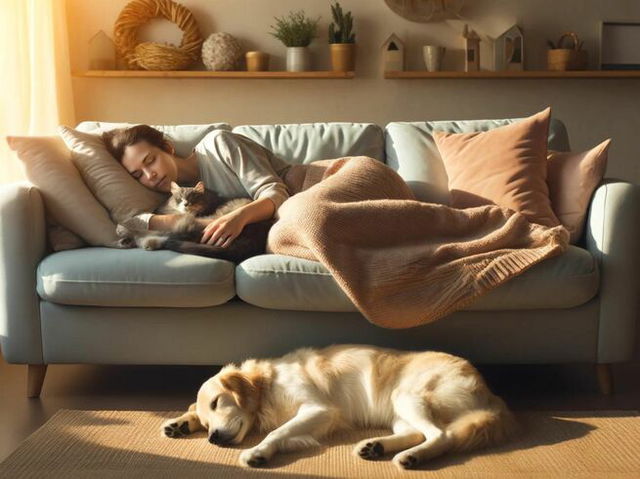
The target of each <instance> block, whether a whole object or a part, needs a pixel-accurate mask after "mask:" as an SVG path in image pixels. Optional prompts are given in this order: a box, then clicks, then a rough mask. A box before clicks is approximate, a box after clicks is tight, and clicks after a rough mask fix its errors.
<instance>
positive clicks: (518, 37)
mask: <svg viewBox="0 0 640 479" xmlns="http://www.w3.org/2000/svg"><path fill="white" fill-rule="evenodd" d="M493 52H494V59H495V69H496V71H503V70H509V71H522V70H524V35H523V33H522V29H521V28H520V27H519V26H518V25H514V26H512V27H511V28H509V30H507V31H506V32H504V33H503V34H502V35H500V36H499V37H498V38H496V42H495V44H494V50H493Z"/></svg>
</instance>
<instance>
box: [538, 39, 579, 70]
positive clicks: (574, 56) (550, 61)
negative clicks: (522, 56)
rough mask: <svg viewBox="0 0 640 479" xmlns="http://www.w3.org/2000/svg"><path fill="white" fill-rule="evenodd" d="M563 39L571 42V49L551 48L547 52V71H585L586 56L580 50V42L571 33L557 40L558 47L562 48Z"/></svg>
mask: <svg viewBox="0 0 640 479" xmlns="http://www.w3.org/2000/svg"><path fill="white" fill-rule="evenodd" d="M565 38H570V39H571V40H572V41H573V48H552V49H550V50H548V51H547V69H549V70H554V71H567V70H586V69H587V62H588V55H587V51H586V50H582V42H581V41H580V39H579V38H578V35H576V34H575V33H573V32H568V33H564V34H563V35H562V36H561V37H560V39H559V40H558V44H557V45H558V47H561V46H562V43H563V42H564V40H565Z"/></svg>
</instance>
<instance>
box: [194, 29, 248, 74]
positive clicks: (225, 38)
mask: <svg viewBox="0 0 640 479" xmlns="http://www.w3.org/2000/svg"><path fill="white" fill-rule="evenodd" d="M241 56H242V47H241V46H240V42H239V41H238V40H237V39H236V38H235V37H233V36H232V35H230V34H228V33H224V32H219V33H212V34H211V35H209V36H208V37H207V39H206V40H205V41H204V43H203V44H202V62H203V63H204V66H206V67H207V69H208V70H213V71H224V70H235V69H236V68H237V67H238V62H239V60H240V57H241Z"/></svg>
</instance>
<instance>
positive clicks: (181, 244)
mask: <svg viewBox="0 0 640 479" xmlns="http://www.w3.org/2000/svg"><path fill="white" fill-rule="evenodd" d="M250 202H251V200H250V199H248V198H225V197H222V196H219V195H218V194H217V193H216V192H215V191H212V190H208V189H206V188H205V186H204V183H203V182H201V181H200V182H198V183H197V184H196V185H195V186H193V187H187V186H185V187H181V186H179V185H178V184H177V183H174V182H172V183H171V196H170V197H169V199H168V200H167V201H166V202H165V203H164V204H163V205H161V206H160V207H159V208H158V209H157V210H156V211H155V212H156V213H157V214H163V215H167V214H178V215H181V218H180V219H178V221H177V222H176V224H175V225H174V227H173V229H172V231H153V230H136V229H133V228H131V227H129V226H127V225H118V228H117V230H116V231H117V233H118V235H119V236H120V238H121V240H120V242H121V245H122V246H125V247H134V246H137V247H139V248H144V249H146V250H156V249H168V250H172V251H177V252H179V253H187V254H195V255H199V256H207V257H209V258H218V259H225V260H228V261H232V262H234V263H240V262H242V261H244V260H245V259H247V258H250V257H251V256H256V255H259V254H262V253H264V251H265V246H266V243H267V235H268V234H269V228H271V225H272V224H273V220H266V221H259V222H257V223H250V224H248V225H246V226H245V227H244V229H243V230H242V233H240V235H239V236H238V237H237V238H236V239H235V240H234V241H233V242H232V243H231V244H230V245H229V246H227V247H226V248H222V247H220V246H214V245H209V244H203V243H200V237H201V236H202V231H203V230H204V228H203V227H202V226H201V225H200V224H199V223H198V222H197V221H196V218H205V219H215V218H218V217H220V216H223V215H225V214H227V213H230V212H231V211H233V210H236V209H238V208H240V207H241V206H244V205H246V204H248V203H250Z"/></svg>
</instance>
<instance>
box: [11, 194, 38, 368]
mask: <svg viewBox="0 0 640 479" xmlns="http://www.w3.org/2000/svg"><path fill="white" fill-rule="evenodd" d="M45 249H46V240H45V219H44V207H43V204H42V197H41V196H40V192H39V191H38V189H37V188H36V187H35V186H33V185H31V184H29V183H10V184H5V185H0V345H1V346H2V355H3V356H4V358H5V360H6V361H7V362H9V363H24V364H42V363H43V357H42V335H41V330H40V305H39V299H38V295H37V293H36V268H37V267H38V263H39V262H40V260H41V259H42V257H43V256H44V254H45Z"/></svg>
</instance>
